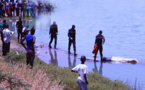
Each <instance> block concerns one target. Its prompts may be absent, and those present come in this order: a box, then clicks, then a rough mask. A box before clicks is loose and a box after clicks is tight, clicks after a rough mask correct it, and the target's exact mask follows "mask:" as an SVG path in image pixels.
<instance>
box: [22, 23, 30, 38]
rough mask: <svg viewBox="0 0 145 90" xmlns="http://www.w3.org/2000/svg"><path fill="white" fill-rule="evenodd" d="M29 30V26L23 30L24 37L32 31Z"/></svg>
mask: <svg viewBox="0 0 145 90" xmlns="http://www.w3.org/2000/svg"><path fill="white" fill-rule="evenodd" d="M28 28H29V25H27V26H26V27H24V28H23V30H22V37H24V36H25V35H28V33H29V31H30V30H28Z"/></svg>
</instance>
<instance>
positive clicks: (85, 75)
mask: <svg viewBox="0 0 145 90" xmlns="http://www.w3.org/2000/svg"><path fill="white" fill-rule="evenodd" d="M84 77H85V81H86V84H89V83H88V80H87V74H84Z"/></svg>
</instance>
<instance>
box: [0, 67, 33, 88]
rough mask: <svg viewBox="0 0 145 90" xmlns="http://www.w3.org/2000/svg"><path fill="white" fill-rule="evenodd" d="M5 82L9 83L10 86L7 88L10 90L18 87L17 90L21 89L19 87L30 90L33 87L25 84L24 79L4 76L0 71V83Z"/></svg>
mask: <svg viewBox="0 0 145 90" xmlns="http://www.w3.org/2000/svg"><path fill="white" fill-rule="evenodd" d="M4 81H7V82H8V83H9V86H7V87H6V88H10V90H13V89H14V88H16V87H17V89H19V87H24V89H25V90H28V88H29V87H31V85H30V84H26V83H23V82H22V79H19V78H17V77H11V76H8V74H2V71H1V70H0V83H2V82H4Z"/></svg>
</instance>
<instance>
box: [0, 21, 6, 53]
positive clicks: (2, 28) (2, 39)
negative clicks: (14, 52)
mask: <svg viewBox="0 0 145 90" xmlns="http://www.w3.org/2000/svg"><path fill="white" fill-rule="evenodd" d="M6 25H7V23H6V20H3V23H2V24H1V25H0V29H1V31H0V32H1V41H2V51H3V48H4V35H3V30H4V29H5V28H6Z"/></svg>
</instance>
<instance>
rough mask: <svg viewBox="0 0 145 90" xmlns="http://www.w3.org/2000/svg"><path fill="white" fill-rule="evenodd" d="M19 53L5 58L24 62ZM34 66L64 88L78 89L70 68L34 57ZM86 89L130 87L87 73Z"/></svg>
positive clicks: (109, 89)
mask: <svg viewBox="0 0 145 90" xmlns="http://www.w3.org/2000/svg"><path fill="white" fill-rule="evenodd" d="M19 53H20V55H15V52H14V51H12V52H10V53H9V54H8V55H7V56H6V58H5V61H6V62H11V63H25V61H26V54H24V53H21V52H19ZM34 66H38V67H39V68H40V69H43V70H44V71H45V72H46V73H47V74H48V75H49V76H51V77H52V80H57V79H59V80H60V83H59V84H63V85H65V87H64V90H78V85H77V77H78V74H77V73H72V72H71V68H61V67H56V66H53V65H50V64H46V63H44V62H42V61H41V60H39V58H37V57H36V58H35V60H34ZM88 81H89V84H88V89H89V90H131V88H130V87H129V86H127V85H125V84H124V83H123V82H122V81H117V80H116V81H112V80H110V79H108V78H105V77H102V76H101V75H99V74H95V73H89V74H88Z"/></svg>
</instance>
